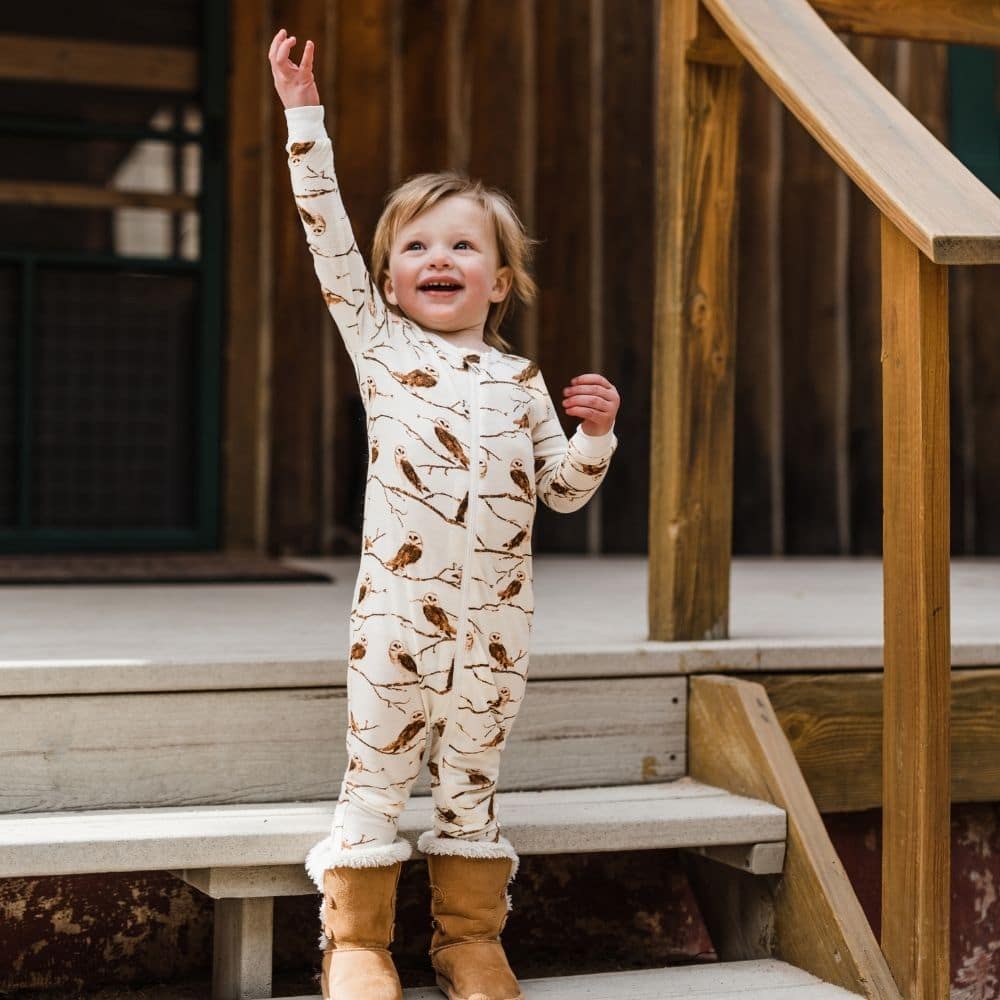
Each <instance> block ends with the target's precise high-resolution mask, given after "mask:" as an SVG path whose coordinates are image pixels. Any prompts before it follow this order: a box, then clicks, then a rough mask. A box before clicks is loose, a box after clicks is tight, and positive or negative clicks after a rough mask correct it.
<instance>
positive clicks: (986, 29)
mask: <svg viewBox="0 0 1000 1000" xmlns="http://www.w3.org/2000/svg"><path fill="white" fill-rule="evenodd" d="M809 2H810V3H811V4H812V5H813V7H815V8H816V9H817V10H818V11H819V12H820V14H822V15H823V17H824V19H825V20H826V22H827V23H828V24H829V25H830V27H831V28H833V29H834V30H835V31H849V32H854V33H856V34H863V35H886V36H888V37H892V38H922V39H925V40H928V41H938V42H957V43H959V44H963V45H1000V19H998V18H997V13H996V4H995V3H993V2H992V0H920V2H919V3H914V2H913V0H809Z"/></svg>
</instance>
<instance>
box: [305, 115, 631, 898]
mask: <svg viewBox="0 0 1000 1000" xmlns="http://www.w3.org/2000/svg"><path fill="white" fill-rule="evenodd" d="M286 115H287V118H288V123H289V140H288V144H287V146H286V151H287V153H288V166H289V169H290V171H291V183H292V191H293V195H294V198H295V204H296V205H297V207H298V211H299V215H300V217H301V220H302V225H303V227H304V229H305V233H306V238H307V240H308V244H309V250H310V251H311V253H312V256H313V262H314V265H315V269H316V274H317V276H318V278H319V282H320V286H321V288H322V293H323V298H324V299H325V301H326V304H327V306H328V307H329V309H330V312H331V314H332V315H333V318H334V320H335V321H336V325H337V328H338V330H339V331H340V335H341V337H342V338H343V341H344V345H345V346H346V348H347V351H348V354H349V355H350V358H351V362H352V364H353V365H354V369H355V372H356V374H357V379H358V385H359V386H360V389H361V398H362V401H363V403H364V407H365V412H366V416H367V429H368V446H369V455H368V476H367V485H366V491H365V503H364V532H363V543H362V550H361V562H360V567H359V570H358V575H357V581H356V585H355V590H354V598H353V604H352V610H351V618H350V630H349V640H350V657H349V664H348V674H347V697H348V710H349V716H348V718H349V726H348V732H347V752H348V766H347V771H346V773H345V775H344V778H343V783H342V785H341V791H340V798H339V801H338V805H337V808H336V812H335V818H334V824H333V829H332V831H331V834H330V837H329V838H327V840H326V841H323V842H321V844H319V845H316V849H314V852H313V853H314V865H313V868H314V870H315V871H316V872H317V873H318V874H319V875H320V877H321V875H322V866H330V859H331V857H334V856H337V855H342V854H343V852H347V851H358V850H360V851H364V850H365V849H366V848H372V849H378V848H386V847H389V846H390V845H392V844H393V843H394V841H395V838H396V825H397V820H398V819H399V815H400V813H401V812H402V810H403V807H404V806H405V804H406V801H407V798H408V796H409V794H410V789H411V788H412V786H413V782H414V780H415V779H416V777H417V775H418V773H419V771H420V769H421V766H422V763H423V761H424V760H425V759H426V760H427V765H428V768H429V770H430V775H431V783H432V788H433V795H434V804H435V812H434V830H433V831H427V832H426V833H425V834H424V835H423V836H422V837H421V839H420V843H419V846H420V848H421V850H423V849H424V847H425V845H426V844H427V843H428V841H429V840H430V839H431V838H435V839H438V840H440V839H447V840H450V841H454V844H453V845H451V846H450V847H449V849H448V851H447V852H448V853H469V854H474V855H481V854H484V853H486V854H490V853H497V849H498V848H500V845H501V844H502V845H504V846H503V849H502V850H499V853H501V854H510V855H511V856H515V857H516V855H514V853H513V849H512V848H510V845H509V842H507V841H506V838H503V837H501V835H500V827H499V823H498V819H499V817H498V815H497V808H496V798H495V796H496V787H497V776H498V773H499V768H500V753H501V751H502V750H503V748H504V744H505V743H506V741H507V738H508V737H509V735H510V731H511V727H512V726H513V724H514V720H515V718H516V717H517V713H518V709H519V708H520V706H521V702H522V700H523V699H524V693H525V682H526V680H527V676H528V645H529V638H530V634H531V618H532V613H533V599H532V565H531V563H532V556H531V531H532V523H533V520H534V515H535V505H536V501H537V500H538V499H539V498H540V499H541V500H542V501H543V502H544V503H545V504H547V505H548V506H549V507H551V508H552V509H553V510H557V511H562V512H566V513H568V512H570V511H574V510H579V508H581V507H582V506H583V505H584V504H585V503H586V502H587V500H589V499H590V497H591V496H593V494H594V492H595V491H596V490H597V487H598V486H599V485H600V483H601V481H602V480H603V478H604V475H605V473H606V472H607V469H608V464H609V462H610V460H611V456H612V454H613V453H614V451H615V449H616V447H617V445H618V441H617V438H616V437H615V434H614V430H613V429H612V430H611V431H609V432H608V433H607V434H605V435H602V436H600V437H592V436H588V435H586V434H584V433H583V431H582V430H581V429H580V428H579V427H578V428H577V430H576V433H575V434H574V435H573V437H572V438H571V439H569V441H567V438H566V434H565V432H564V431H563V429H562V427H561V426H560V423H559V419H558V417H557V415H556V411H555V407H554V406H553V403H552V400H551V398H550V396H549V392H548V390H547V388H546V385H545V381H544V380H543V378H542V374H541V372H540V371H539V369H538V366H537V365H536V364H535V363H534V362H532V361H529V360H528V359H527V358H523V357H519V356H518V355H516V354H505V353H502V352H500V351H498V350H497V349H496V348H490V349H489V350H487V351H477V350H471V349H469V348H463V347H459V346H456V345H455V344H452V343H449V341H448V340H447V339H446V338H445V337H444V336H442V335H439V334H436V333H433V332H431V331H427V330H424V329H422V328H421V327H419V326H418V325H417V324H416V323H414V322H413V321H411V320H409V319H407V318H405V317H401V316H399V315H397V314H395V313H394V312H393V311H392V310H390V309H389V308H387V306H386V304H385V302H384V301H383V299H382V296H381V294H380V293H379V290H378V289H377V288H376V287H375V286H374V284H373V282H372V279H371V276H370V274H369V273H368V270H367V268H366V266H365V262H364V259H363V257H362V255H361V253H360V252H359V250H358V246H357V244H356V242H355V238H354V234H353V232H352V230H351V225H350V222H349V220H348V218H347V215H346V212H345V209H344V205H343V202H342V201H341V197H340V193H339V190H338V186H337V179H336V177H335V175H334V165H333V149H332V144H331V141H330V139H329V137H328V136H327V134H326V131H325V129H324V127H323V107H322V105H319V106H316V107H310V108H296V109H293V110H290V111H288V112H286ZM487 843H488V844H490V846H491V847H492V848H494V850H493V851H492V852H491V851H489V850H485V851H484V850H483V849H484V848H485V847H486V844H487ZM432 849H433V848H432ZM377 856H382V857H384V856H385V855H384V853H383V852H382V851H378V850H376V851H375V854H373V857H377ZM362 863H363V862H362ZM372 863H375V862H374V861H373V862H372ZM383 863H384V862H383ZM319 884H320V883H319V882H318V881H317V885H319Z"/></svg>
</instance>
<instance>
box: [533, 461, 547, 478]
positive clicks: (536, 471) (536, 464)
mask: <svg viewBox="0 0 1000 1000" xmlns="http://www.w3.org/2000/svg"><path fill="white" fill-rule="evenodd" d="M544 464H545V459H544V458H541V457H539V458H536V459H535V475H536V476H537V475H538V473H539V470H540V469H541V468H542V466H543V465H544Z"/></svg>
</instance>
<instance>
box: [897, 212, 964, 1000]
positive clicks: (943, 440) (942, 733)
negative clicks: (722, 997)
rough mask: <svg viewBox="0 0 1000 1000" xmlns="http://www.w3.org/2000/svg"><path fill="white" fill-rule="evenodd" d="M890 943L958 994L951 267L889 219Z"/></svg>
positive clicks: (909, 982) (929, 980) (924, 992)
mask: <svg viewBox="0 0 1000 1000" xmlns="http://www.w3.org/2000/svg"><path fill="white" fill-rule="evenodd" d="M882 406H883V418H882V442H883V444H882V448H883V450H882V498H883V501H882V510H883V519H882V553H883V573H884V591H885V601H884V616H885V658H884V667H885V670H884V685H885V696H884V697H885V705H884V725H883V732H882V754H883V756H882V773H883V789H884V791H883V796H884V803H885V804H884V808H883V811H882V831H883V841H882V948H883V950H884V952H885V954H886V958H887V959H888V961H889V965H890V966H891V968H892V970H893V975H894V976H895V978H896V982H897V983H898V984H899V986H900V989H901V990H902V992H903V995H904V996H906V997H907V998H913V1000H935V998H939V997H944V996H947V995H948V989H949V971H948V956H949V931H948V917H949V902H950V893H949V875H950V866H949V853H950V844H951V839H950V796H949V781H950V737H949V701H950V696H951V688H950V673H951V636H950V607H949V556H950V538H951V535H950V521H949V485H950V483H949V474H950V468H949V441H948V429H949V414H948V275H947V272H946V271H945V269H944V268H943V267H941V266H940V265H937V264H933V263H931V261H929V260H928V259H927V258H926V257H925V256H924V255H923V254H922V253H920V252H919V251H918V250H917V248H916V247H915V246H914V245H913V244H912V243H911V242H910V241H909V240H908V239H907V238H906V236H904V235H903V233H901V232H900V231H899V230H898V229H897V228H896V227H895V226H894V225H893V224H892V222H890V221H889V220H888V219H887V218H885V217H883V220H882Z"/></svg>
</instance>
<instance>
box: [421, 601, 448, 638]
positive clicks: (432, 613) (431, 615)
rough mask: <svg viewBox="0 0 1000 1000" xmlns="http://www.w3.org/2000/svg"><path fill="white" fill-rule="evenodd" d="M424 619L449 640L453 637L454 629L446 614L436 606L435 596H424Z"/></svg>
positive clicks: (439, 606)
mask: <svg viewBox="0 0 1000 1000" xmlns="http://www.w3.org/2000/svg"><path fill="white" fill-rule="evenodd" d="M423 605H424V617H425V618H426V619H427V620H428V621H429V622H430V623H431V624H432V625H433V626H434V627H435V628H436V629H437V630H438V631H439V632H444V634H445V635H446V636H448V638H449V639H453V638H454V637H455V627H454V625H452V624H451V622H450V621H448V613H447V612H446V611H445V610H444V608H442V607H441V605H439V604H438V599H437V594H424V600H423Z"/></svg>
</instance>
